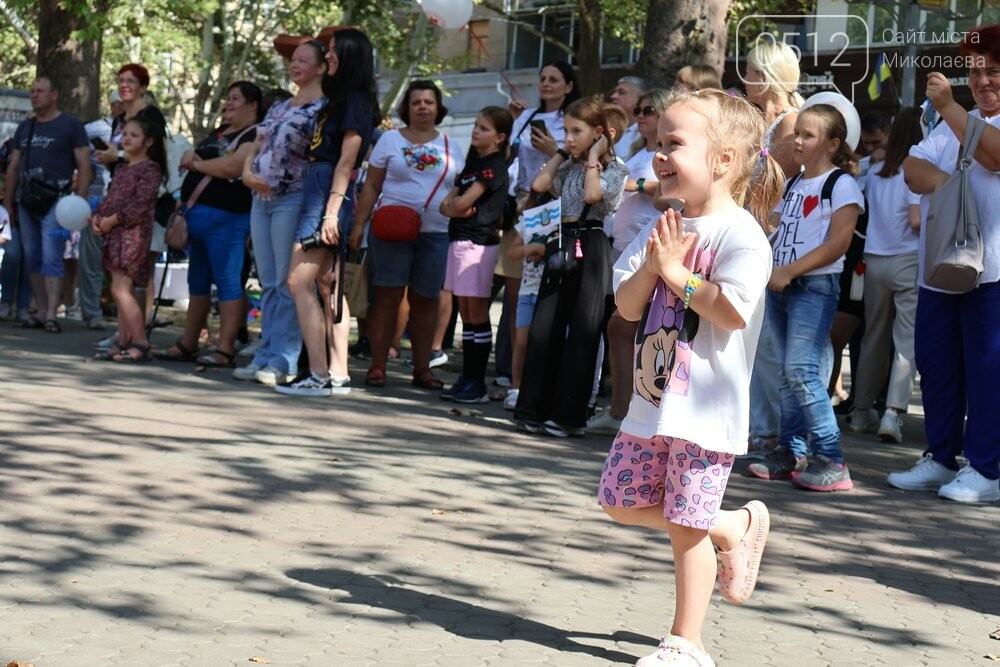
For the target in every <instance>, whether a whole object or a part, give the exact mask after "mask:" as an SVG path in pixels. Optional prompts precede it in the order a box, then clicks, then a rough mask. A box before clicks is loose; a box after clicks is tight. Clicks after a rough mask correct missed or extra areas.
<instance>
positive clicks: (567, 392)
mask: <svg viewBox="0 0 1000 667" xmlns="http://www.w3.org/2000/svg"><path fill="white" fill-rule="evenodd" d="M580 245H581V248H582V249H583V259H582V260H581V261H580V262H579V263H578V265H577V267H576V268H575V269H573V270H572V271H571V272H570V273H569V274H568V275H566V276H562V277H559V278H556V277H554V276H550V275H549V271H548V270H546V271H545V273H544V274H543V275H542V284H541V287H540V288H539V291H538V302H537V304H536V306H535V316H534V318H533V319H532V320H531V328H530V329H529V330H528V349H527V352H526V355H525V359H524V372H523V375H522V377H521V388H520V391H519V393H518V397H517V408H516V409H515V411H514V418H515V419H517V420H526V421H533V422H544V421H546V420H549V419H551V420H553V421H555V422H556V423H557V424H559V425H560V426H562V427H564V428H581V427H584V426H586V424H587V405H588V403H589V402H590V395H591V393H592V390H593V386H594V370H595V367H596V365H597V347H598V343H599V341H600V339H601V329H602V323H603V322H604V304H605V297H606V296H607V295H608V294H610V293H611V244H610V243H609V242H608V237H607V235H605V233H604V230H603V229H599V228H589V229H586V230H584V231H583V232H581V235H580Z"/></svg>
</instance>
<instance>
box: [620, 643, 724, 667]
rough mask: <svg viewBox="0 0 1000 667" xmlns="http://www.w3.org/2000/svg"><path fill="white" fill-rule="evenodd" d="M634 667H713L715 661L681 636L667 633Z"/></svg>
mask: <svg viewBox="0 0 1000 667" xmlns="http://www.w3.org/2000/svg"><path fill="white" fill-rule="evenodd" d="M635 667H715V661H714V660H712V656H710V655H709V654H707V653H705V652H704V651H702V650H701V649H699V648H698V647H697V646H695V645H694V644H692V643H691V642H689V641H688V640H686V639H684V638H683V637H678V636H677V635H667V636H666V637H664V638H663V639H661V640H660V646H659V647H658V648H657V649H656V653H651V654H649V655H647V656H646V657H645V658H639V660H638V662H636V663H635Z"/></svg>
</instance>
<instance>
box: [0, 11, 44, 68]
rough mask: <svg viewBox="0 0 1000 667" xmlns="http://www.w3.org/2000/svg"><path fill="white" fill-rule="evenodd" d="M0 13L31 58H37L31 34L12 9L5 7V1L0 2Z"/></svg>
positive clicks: (36, 44) (36, 50)
mask: <svg viewBox="0 0 1000 667" xmlns="http://www.w3.org/2000/svg"><path fill="white" fill-rule="evenodd" d="M0 13H2V14H3V15H4V17H5V18H6V19H7V22H8V23H10V25H11V27H13V28H14V30H15V31H16V32H17V34H18V36H19V37H20V38H21V41H23V42H24V46H25V47H26V48H27V49H28V51H30V52H31V55H32V57H33V58H36V59H37V58H38V43H37V42H36V41H35V38H34V37H32V36H31V33H30V32H28V31H27V29H26V28H25V27H24V21H23V20H21V17H20V16H18V15H17V12H15V11H14V9H13V8H12V7H8V6H7V2H6V0H0Z"/></svg>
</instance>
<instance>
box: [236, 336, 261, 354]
mask: <svg viewBox="0 0 1000 667" xmlns="http://www.w3.org/2000/svg"><path fill="white" fill-rule="evenodd" d="M258 349H260V338H258V339H257V340H255V341H254V342H252V343H250V344H249V345H246V346H244V347H242V348H240V351H239V353H238V354H237V355H236V356H237V357H239V358H240V359H253V357H254V355H255V354H257V350H258Z"/></svg>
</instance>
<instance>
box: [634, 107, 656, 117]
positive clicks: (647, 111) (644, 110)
mask: <svg viewBox="0 0 1000 667" xmlns="http://www.w3.org/2000/svg"><path fill="white" fill-rule="evenodd" d="M632 115H633V116H636V117H639V116H658V115H659V114H658V113H657V112H656V109H654V108H653V107H652V106H650V105H648V104H647V105H646V106H644V107H636V108H635V109H632Z"/></svg>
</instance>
